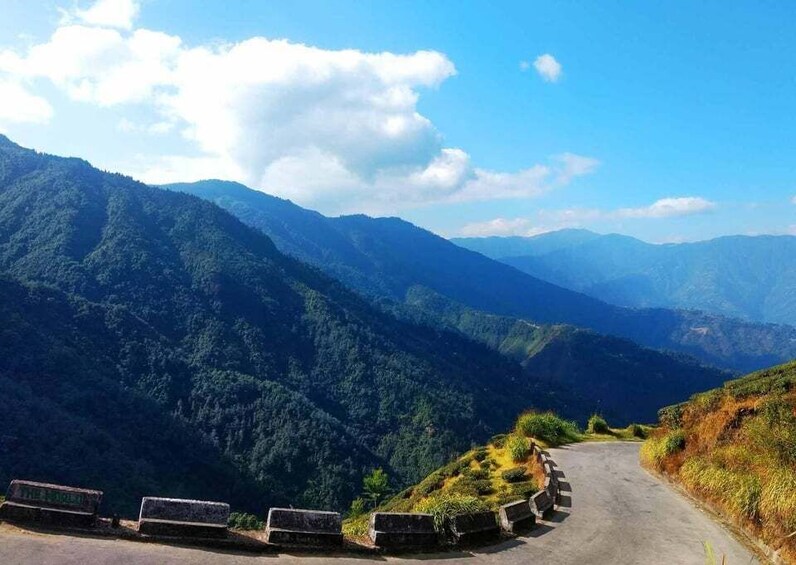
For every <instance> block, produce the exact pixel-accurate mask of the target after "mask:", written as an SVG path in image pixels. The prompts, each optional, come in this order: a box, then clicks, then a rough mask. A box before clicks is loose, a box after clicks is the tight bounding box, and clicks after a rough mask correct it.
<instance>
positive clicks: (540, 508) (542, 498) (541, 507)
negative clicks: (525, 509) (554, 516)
mask: <svg viewBox="0 0 796 565" xmlns="http://www.w3.org/2000/svg"><path fill="white" fill-rule="evenodd" d="M531 507H532V508H533V511H534V514H536V516H538V517H539V518H545V517H547V516H549V515H550V513H551V512H552V510H553V500H552V499H551V498H550V495H549V494H547V491H546V490H540V491H539V492H537V493H536V494H534V495H533V496H532V497H531Z"/></svg>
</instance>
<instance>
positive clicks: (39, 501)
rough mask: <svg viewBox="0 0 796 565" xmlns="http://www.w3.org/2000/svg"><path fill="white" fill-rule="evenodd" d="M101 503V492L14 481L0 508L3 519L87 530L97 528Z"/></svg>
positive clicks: (0, 516)
mask: <svg viewBox="0 0 796 565" xmlns="http://www.w3.org/2000/svg"><path fill="white" fill-rule="evenodd" d="M101 501H102V491H98V490H89V489H82V488H75V487H69V486H63V485H54V484H49V483H37V482H34V481H22V480H17V479H15V480H13V481H11V484H10V485H9V487H8V491H7V493H6V501H5V502H4V503H3V504H2V505H0V518H2V519H4V520H9V521H18V522H38V523H42V524H49V525H53V526H61V527H70V528H74V527H77V528H87V527H92V526H94V525H95V524H96V521H97V514H98V512H99V505H100V502H101Z"/></svg>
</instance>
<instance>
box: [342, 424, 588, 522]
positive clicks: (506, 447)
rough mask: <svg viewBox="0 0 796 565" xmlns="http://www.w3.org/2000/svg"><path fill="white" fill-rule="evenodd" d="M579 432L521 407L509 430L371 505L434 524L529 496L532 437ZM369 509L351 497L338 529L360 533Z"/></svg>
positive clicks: (549, 438) (555, 441) (563, 439)
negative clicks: (418, 514) (428, 519)
mask: <svg viewBox="0 0 796 565" xmlns="http://www.w3.org/2000/svg"><path fill="white" fill-rule="evenodd" d="M582 438H583V434H582V433H581V431H580V430H579V429H578V427H577V425H576V424H575V423H574V422H569V421H566V420H563V419H561V418H559V417H558V416H556V415H555V414H553V413H551V412H544V413H541V412H526V413H524V414H522V415H521V416H520V417H519V418H518V419H517V422H516V424H515V426H514V429H513V430H512V431H511V432H509V433H506V434H500V435H496V436H494V437H492V439H490V440H489V442H488V443H487V444H486V445H484V446H479V447H475V448H473V449H471V450H470V451H468V452H467V453H465V454H464V455H462V456H461V457H458V458H457V459H455V460H454V461H452V462H450V463H448V464H447V465H445V466H444V467H441V468H439V469H437V470H436V471H434V472H433V473H431V474H430V475H428V476H427V477H426V478H425V479H423V480H422V481H420V482H419V483H418V484H416V485H414V486H412V487H410V488H407V489H405V490H403V491H402V492H400V493H398V494H396V495H395V496H393V497H392V498H390V499H389V500H386V501H385V502H383V503H382V504H380V505H378V506H377V507H376V508H375V510H377V511H380V512H423V513H428V514H432V515H433V516H434V521H435V523H436V524H437V527H438V529H440V530H441V529H442V528H443V524H444V523H445V521H446V520H447V519H448V518H450V517H451V516H454V515H456V514H461V513H464V512H475V511H478V510H493V511H497V509H498V507H499V506H501V505H503V504H506V503H508V502H513V501H515V500H518V499H522V498H526V499H527V498H530V497H531V496H533V495H534V494H535V493H536V492H537V491H538V490H539V489H540V488H541V485H542V483H543V481H544V472H543V470H542V468H541V466H540V465H539V464H538V463H537V462H536V460H535V459H534V458H533V457H532V451H531V445H532V442H536V443H537V444H538V445H540V446H541V447H552V446H556V445H561V444H564V443H571V442H576V441H581V439H582ZM371 511H372V508H371V507H365V506H364V505H362V504H361V503H359V502H357V501H355V503H354V505H352V508H351V511H350V512H349V514H348V517H347V519H346V521H345V522H344V524H343V531H344V532H345V533H346V534H347V535H349V536H353V537H358V536H364V535H366V533H367V527H368V516H369V513H370V512H371Z"/></svg>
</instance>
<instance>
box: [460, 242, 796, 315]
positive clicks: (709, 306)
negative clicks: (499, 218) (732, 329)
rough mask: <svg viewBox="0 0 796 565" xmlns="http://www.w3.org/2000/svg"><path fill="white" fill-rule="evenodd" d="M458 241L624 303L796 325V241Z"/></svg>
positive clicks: (551, 279)
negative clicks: (651, 242)
mask: <svg viewBox="0 0 796 565" xmlns="http://www.w3.org/2000/svg"><path fill="white" fill-rule="evenodd" d="M452 241H453V242H454V243H456V244H457V245H461V246H462V247H466V248H468V249H472V250H474V251H478V252H479V253H482V254H484V255H486V256H487V257H491V258H493V259H497V260H499V261H502V262H503V263H506V264H508V265H511V266H513V267H516V268H517V269H519V270H521V271H523V272H525V273H528V274H530V275H533V276H535V277H538V278H540V279H543V280H546V281H548V282H551V283H554V284H556V285H559V286H563V287H566V288H569V289H572V290H576V291H578V292H583V293H585V294H588V295H590V296H593V297H595V298H599V299H601V300H604V301H606V302H610V303H612V304H617V305H620V306H630V307H661V308H688V309H699V310H704V311H706V312H714V313H717V314H722V315H725V316H733V317H737V318H742V319H746V320H752V321H758V322H772V323H781V324H796V237H794V236H787V235H785V236H770V235H763V236H754V237H751V236H730V237H720V238H717V239H712V240H709V241H700V242H696V243H680V244H662V245H655V244H650V243H645V242H643V241H640V240H638V239H635V238H632V237H628V236H624V235H616V234H610V235H599V234H595V233H593V232H589V231H586V230H562V231H557V232H552V233H548V234H542V235H539V236H535V237H486V238H460V239H454V240H452Z"/></svg>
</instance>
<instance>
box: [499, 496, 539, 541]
mask: <svg viewBox="0 0 796 565" xmlns="http://www.w3.org/2000/svg"><path fill="white" fill-rule="evenodd" d="M498 517H499V518H500V527H502V528H503V530H505V531H507V532H509V533H511V534H516V533H519V532H522V531H527V530H530V529H531V528H533V527H534V526H535V525H536V516H535V515H534V513H533V510H531V504H530V502H529V501H527V500H517V501H515V502H510V503H508V504H504V505H503V506H501V507H500V511H499V512H498Z"/></svg>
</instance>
